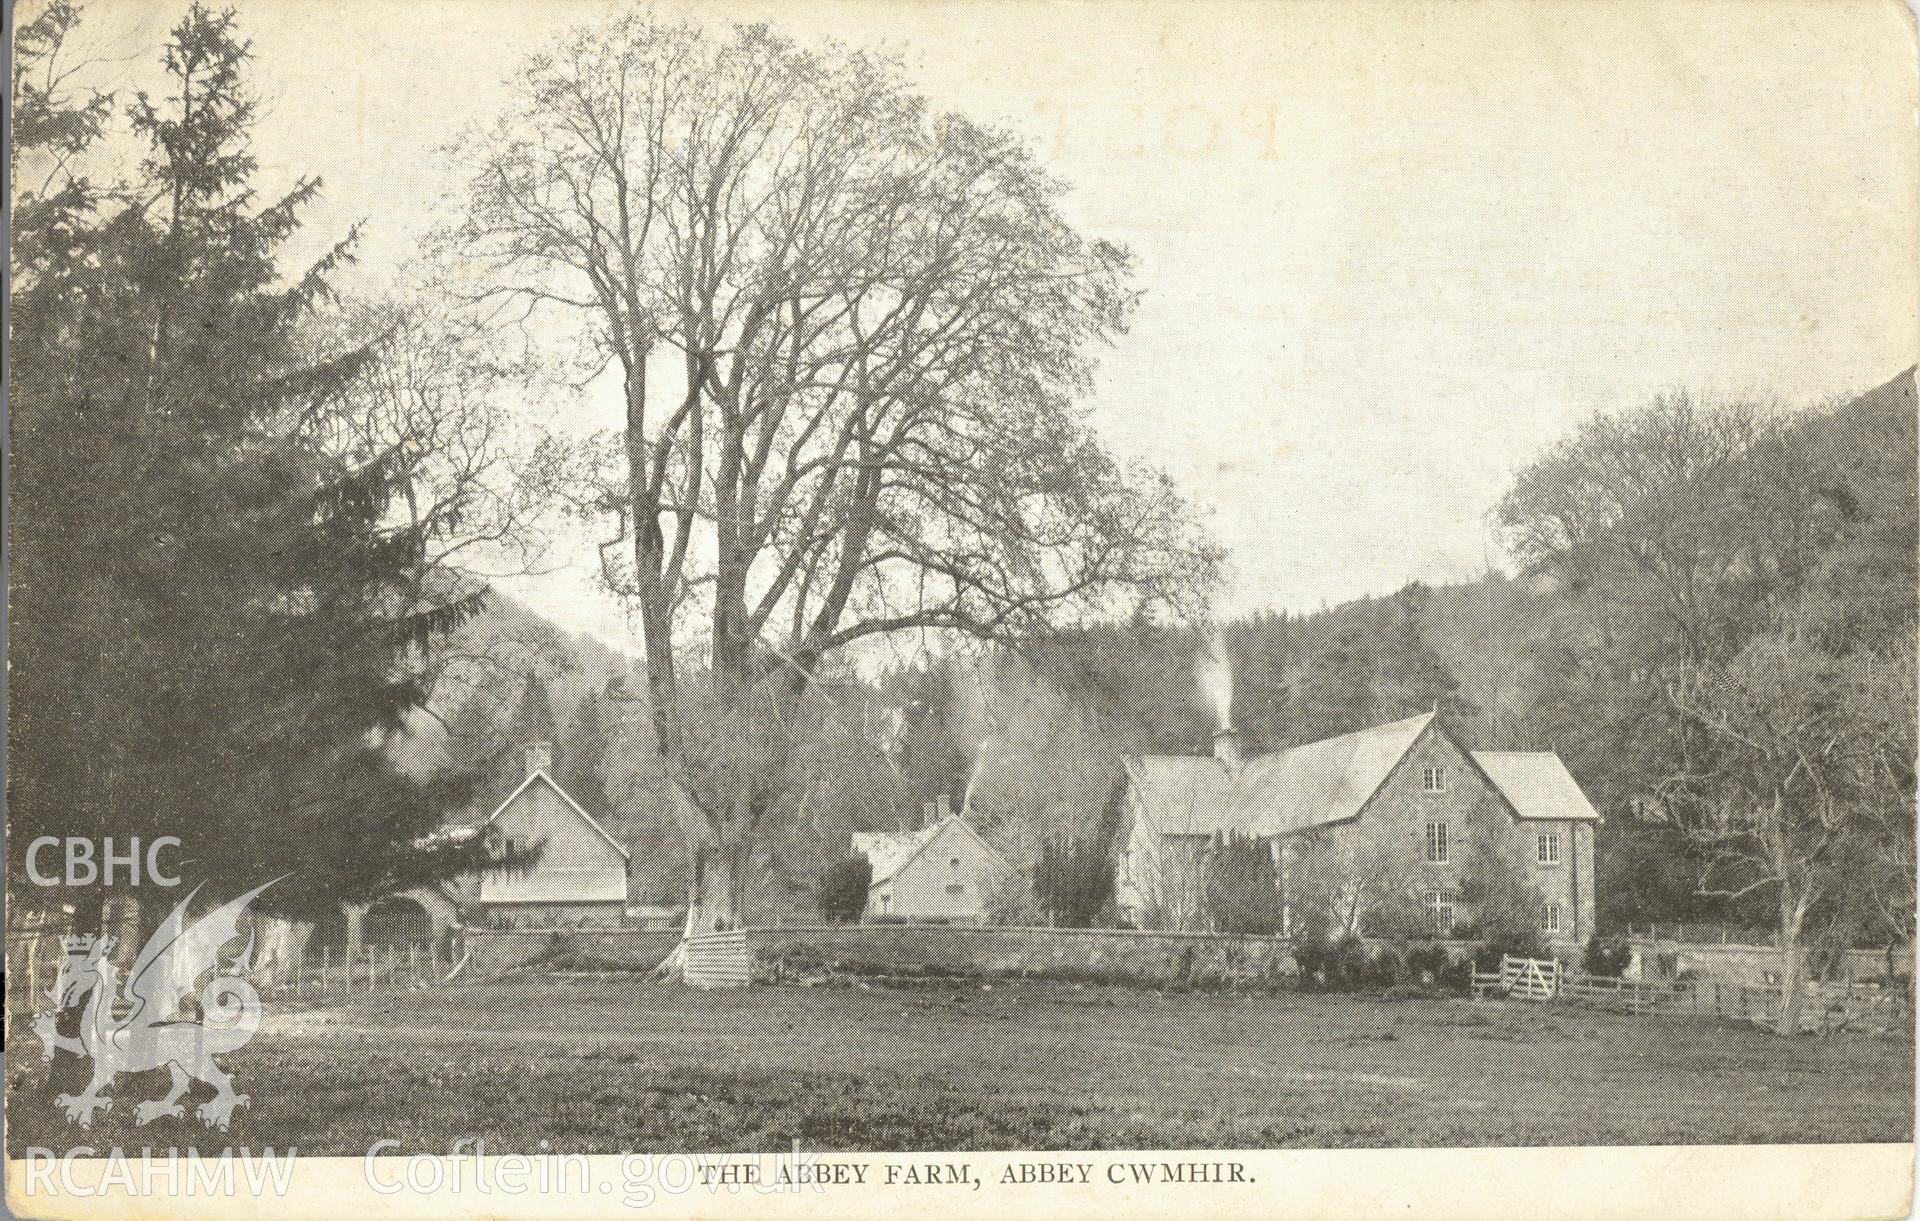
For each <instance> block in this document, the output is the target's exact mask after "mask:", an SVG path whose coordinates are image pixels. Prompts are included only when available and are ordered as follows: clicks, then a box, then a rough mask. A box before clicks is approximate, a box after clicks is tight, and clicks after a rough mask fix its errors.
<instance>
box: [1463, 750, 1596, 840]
mask: <svg viewBox="0 0 1920 1221" xmlns="http://www.w3.org/2000/svg"><path fill="white" fill-rule="evenodd" d="M1473 761H1474V762H1475V763H1478V764H1479V765H1480V770H1481V771H1483V772H1485V773H1486V774H1487V778H1488V779H1489V780H1491V781H1493V785H1494V787H1495V788H1497V789H1499V790H1500V794H1501V796H1503V797H1505V798H1506V799H1507V801H1508V803H1509V804H1511V805H1512V806H1513V809H1514V812H1515V813H1516V814H1518V815H1519V816H1520V817H1522V818H1571V819H1580V820H1585V821H1588V822H1598V821H1600V814H1599V812H1598V811H1596V810H1595V809H1594V808H1593V803H1592V802H1590V801H1588V800H1587V795H1586V794H1585V793H1583V792H1581V791H1580V786H1579V785H1578V784H1577V783H1575V782H1574V779H1573V776H1572V775H1571V774H1570V773H1568V771H1567V765H1566V764H1564V763H1562V762H1560V756H1559V755H1556V754H1554V753H1553V752H1552V751H1550V750H1541V751H1519V750H1476V751H1474V752H1473Z"/></svg>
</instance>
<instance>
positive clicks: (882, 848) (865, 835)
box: [853, 823, 940, 885]
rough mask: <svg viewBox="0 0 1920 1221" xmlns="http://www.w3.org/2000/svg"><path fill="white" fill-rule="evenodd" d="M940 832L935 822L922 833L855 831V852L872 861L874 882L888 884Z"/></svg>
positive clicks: (922, 829)
mask: <svg viewBox="0 0 1920 1221" xmlns="http://www.w3.org/2000/svg"><path fill="white" fill-rule="evenodd" d="M939 830H940V824H938V823H935V824H934V825H932V826H930V827H922V828H920V829H919V830H918V831H855V832H854V833H853V850H854V851H855V852H857V853H859V854H860V855H861V856H864V857H866V858H867V860H868V861H870V862H872V864H873V881H874V882H884V881H886V880H887V879H888V878H890V877H892V876H893V875H894V874H896V873H899V872H900V870H901V869H903V868H905V867H906V864H907V862H908V861H910V860H912V859H913V858H914V857H915V856H917V855H918V854H919V852H920V848H921V845H923V844H925V843H926V842H927V841H928V840H930V839H932V838H933V837H934V835H935V834H936V833H938V832H939ZM871 884H872V883H869V885H871Z"/></svg>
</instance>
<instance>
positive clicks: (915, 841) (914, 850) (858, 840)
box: [853, 814, 1004, 886]
mask: <svg viewBox="0 0 1920 1221" xmlns="http://www.w3.org/2000/svg"><path fill="white" fill-rule="evenodd" d="M950 825H956V826H958V827H959V829H960V830H962V831H965V832H966V833H967V834H968V835H970V836H972V837H973V838H974V839H975V840H978V841H979V843H980V845H981V846H982V847H984V848H985V849H986V850H987V851H988V852H989V853H991V854H992V855H993V856H994V858H996V859H999V860H1001V861H1002V863H1004V858H1002V857H1001V856H1000V853H999V852H997V851H995V849H994V847H993V845H992V844H989V843H987V841H986V840H984V839H981V838H980V833H979V832H977V831H975V830H974V829H973V828H972V827H970V826H968V825H967V822H966V820H965V819H963V818H961V817H960V816H959V815H958V814H949V815H947V816H946V817H945V818H943V819H941V820H940V821H939V822H937V823H933V824H931V825H929V826H925V827H921V828H920V829H919V830H917V831H855V832H854V833H853V850H854V851H855V852H857V853H859V854H861V855H862V856H865V857H866V858H867V860H869V861H870V862H872V863H873V880H872V881H871V882H869V883H868V885H869V886H878V885H879V884H880V883H882V882H884V881H887V880H888V879H889V878H893V877H896V876H898V875H899V873H900V871H901V870H902V869H905V868H906V867H907V866H908V865H910V864H912V863H913V858H914V857H916V856H919V855H920V851H921V849H923V848H925V847H926V846H927V845H928V844H930V843H932V842H933V841H934V840H935V839H937V838H938V837H939V835H940V833H941V832H942V831H944V830H946V829H947V827H948V826H950Z"/></svg>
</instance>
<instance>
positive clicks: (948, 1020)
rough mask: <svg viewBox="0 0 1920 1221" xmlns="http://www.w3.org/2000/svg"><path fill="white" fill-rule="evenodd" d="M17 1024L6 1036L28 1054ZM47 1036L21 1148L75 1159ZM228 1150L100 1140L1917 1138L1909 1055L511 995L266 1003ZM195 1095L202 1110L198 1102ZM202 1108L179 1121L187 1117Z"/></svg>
mask: <svg viewBox="0 0 1920 1221" xmlns="http://www.w3.org/2000/svg"><path fill="white" fill-rule="evenodd" d="M25 1033H26V1032H25V1031H24V1030H16V1031H15V1032H14V1034H15V1035H16V1036H18V1035H22V1034H25ZM37 1052H38V1044H37V1043H36V1042H35V1041H34V1040H33V1039H32V1038H31V1037H30V1036H29V1037H26V1038H24V1039H23V1038H19V1037H12V1038H9V1040H8V1049H7V1056H8V1070H9V1071H8V1098H7V1109H8V1115H7V1117H8V1120H9V1123H8V1129H9V1136H10V1140H9V1145H10V1151H11V1152H12V1153H13V1154H14V1155H15V1156H19V1153H20V1150H22V1149H23V1148H24V1147H26V1146H28V1145H45V1146H49V1147H55V1148H59V1147H66V1146H70V1145H72V1144H74V1143H75V1142H76V1141H78V1140H80V1139H81V1138H82V1134H81V1132H80V1130H79V1129H77V1128H71V1127H68V1126H67V1125H66V1124H65V1123H64V1121H63V1120H62V1119H61V1118H60V1116H59V1115H58V1114H57V1113H56V1112H55V1110H54V1108H53V1106H52V1104H51V1101H50V1098H49V1091H48V1089H47V1086H46V1082H45V1069H44V1067H43V1066H42V1065H41V1064H40V1061H39V1059H38V1054H37ZM226 1063H227V1067H228V1068H229V1069H230V1070H231V1071H232V1072H233V1073H234V1074H235V1076H236V1078H237V1084H238V1088H239V1089H241V1090H242V1091H244V1092H246V1093H248V1094H250V1095H251V1096H252V1100H253V1101H252V1105H251V1106H249V1107H246V1108H243V1109H242V1110H241V1111H239V1112H238V1113H237V1114H236V1118H235V1121H234V1125H233V1129H232V1130H231V1131H230V1132H228V1133H225V1134H220V1133H209V1132H208V1131H207V1130H206V1129H205V1128H203V1127H202V1126H201V1125H199V1124H198V1123H197V1122H194V1121H193V1120H192V1119H191V1118H189V1119H187V1120H161V1121H159V1122H157V1123H154V1124H151V1125H149V1126H147V1127H143V1128H136V1127H134V1126H133V1124H132V1109H133V1104H134V1103H135V1102H137V1101H140V1100H141V1099H144V1098H150V1097H155V1096H157V1095H158V1094H160V1093H163V1092H164V1087H165V1085H166V1078H165V1075H164V1074H158V1075H157V1076H154V1077H149V1078H146V1079H139V1080H131V1079H125V1078H123V1079H121V1080H120V1081H118V1082H116V1083H115V1085H114V1088H113V1089H112V1091H111V1093H112V1095H113V1096H114V1097H116V1098H118V1099H119V1100H120V1101H119V1102H118V1103H117V1104H116V1105H115V1106H114V1107H113V1109H112V1110H111V1111H109V1112H107V1113H106V1114H104V1115H102V1116H101V1117H100V1120H99V1122H98V1123H96V1125H95V1127H94V1129H93V1130H91V1131H89V1132H87V1133H85V1134H84V1139H85V1141H86V1143H88V1144H92V1145H95V1146H97V1147H99V1146H106V1145H110V1144H118V1145H121V1146H124V1147H129V1148H137V1147H139V1146H141V1145H156V1146H157V1145H177V1146H182V1147H184V1146H185V1145H187V1144H198V1145H199V1147H201V1148H202V1149H217V1148H221V1147H224V1146H225V1145H227V1144H229V1143H231V1144H234V1145H242V1144H244V1145H249V1146H252V1147H255V1148H258V1147H260V1146H265V1145H272V1146H275V1147H277V1148H285V1147H287V1146H289V1145H295V1146H298V1147H299V1149H300V1150H301V1151H302V1152H303V1153H310V1154H363V1153H365V1152H366V1150H367V1148H368V1147H369V1146H370V1145H372V1144H373V1143H374V1142H375V1141H377V1140H382V1139H392V1140H397V1141H399V1142H400V1143H401V1149H402V1150H405V1151H429V1152H445V1151H447V1149H448V1147H449V1146H450V1144H451V1143H452V1141H453V1140H454V1139H456V1138H458V1137H462V1136H468V1137H484V1138H485V1139H486V1142H487V1150H488V1152H489V1153H506V1152H515V1151H520V1152H533V1151H539V1150H541V1149H545V1150H549V1151H554V1152H575V1151H578V1152H601V1153H613V1152H625V1151H659V1150H683V1151H690V1152H691V1151H720V1150H740V1151H758V1150H775V1149H785V1148H789V1147H790V1145H791V1142H792V1141H794V1140H799V1141H800V1142H801V1143H802V1145H803V1146H805V1147H806V1148H809V1149H830V1150H920V1149H956V1150H960V1149H1099V1148H1209V1147H1210V1148H1268V1147H1303V1146H1304V1147H1332V1146H1451V1145H1561V1144H1679V1143H1750V1142H1802V1141H1905V1140H1910V1139H1911V1138H1912V1132H1913V1105H1912V1103H1913V1080H1914V1078H1913V1071H1914V1065H1913V1046H1912V1044H1911V1043H1910V1042H1904V1041H1889V1040H1885V1039H1872V1038H1866V1037H1855V1036H1846V1035H1842V1036H1836V1037H1833V1038H1829V1039H1817V1038H1811V1037H1809V1038H1802V1039H1795V1040H1782V1039H1777V1038H1775V1037H1773V1036H1771V1035H1768V1034H1766V1033H1764V1032H1762V1031H1760V1030H1757V1029H1751V1028H1746V1027H1742V1026H1738V1025H1735V1024H1732V1023H1725V1022H1715V1021H1712V1020H1708V1019H1694V1018H1661V1017H1653V1018H1649V1017H1641V1018H1634V1017H1628V1016H1624V1015H1613V1014H1607V1013H1600V1012H1591V1011H1586V1010H1581V1009H1573V1008H1561V1007H1547V1006H1534V1005H1526V1004H1523V1003H1519V1002H1500V1001H1485V1002H1477V1003H1476V1002H1470V1001H1466V1000H1452V999H1445V1000H1443V999H1413V1000H1405V1001H1388V1000H1382V999H1377V998H1367V997H1348V996H1323V995H1310V994H1292V993H1289V994H1282V995H1277V996H1230V995H1207V994H1194V993H1181V994H1164V995H1163V994H1160V993H1155V992H1151V991H1132V990H1126V989H1120V988H1101V987H1091V986H1089V987H1076V986H1073V985H1069V984H1057V983H1035V982H1029V983H1017V984H1015V983H996V984H994V985H992V986H991V988H988V987H983V986H982V985H981V984H979V983H953V984H949V985H947V986H944V987H941V988H939V989H935V990H912V991H899V990H892V989H886V988H878V987H876V988H871V989H861V988H797V987H762V988H752V989H742V990H737V991H719V992H705V993H703V992H694V991H689V990H687V989H684V988H682V987H680V986H678V985H675V984H661V983H650V982H644V981H640V980H630V979H605V978H597V979H578V980H569V979H533V978H530V979H519V980H515V981H510V982H509V981H501V982H491V983H476V984H470V985H465V986H458V987H452V988H446V989H440V990H422V991H415V992H404V993H391V994H380V993H375V994H370V995H367V996H361V997H354V998H352V999H351V1000H350V1001H340V1002H337V1003H333V1004H329V1005H327V1006H325V1007H312V1006H309V1007H305V1008H294V1007H292V1006H291V1005H286V1004H283V1005H277V1006H272V1007H271V1012H270V1015H269V1017H268V1019H267V1022H266V1025H265V1026H264V1027H263V1028H262V1031H261V1033H260V1034H259V1035H258V1036H257V1037H256V1038H255V1039H254V1041H253V1043H252V1044H251V1045H250V1046H248V1047H247V1048H245V1049H244V1050H242V1051H240V1052H237V1053H234V1054H233V1055H232V1056H230V1057H227V1059H226ZM206 1092H207V1091H206V1089H205V1087H201V1088H200V1090H199V1091H198V1092H197V1093H196V1094H195V1095H194V1098H196V1099H197V1098H199V1097H201V1096H204V1094H205V1093H206ZM189 1115H191V1112H189Z"/></svg>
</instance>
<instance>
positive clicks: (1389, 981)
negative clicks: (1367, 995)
mask: <svg viewBox="0 0 1920 1221" xmlns="http://www.w3.org/2000/svg"><path fill="white" fill-rule="evenodd" d="M1406 978H1407V961H1406V958H1405V957H1404V956H1403V955H1402V954H1401V953H1400V951H1399V950H1397V949H1395V948H1394V947H1392V946H1390V945H1383V946H1381V947H1380V951H1379V953H1377V954H1375V955H1374V956H1373V958H1372V960H1371V961H1369V962H1368V963H1367V983H1368V984H1369V985H1370V986H1372V987H1375V988H1391V987H1393V986H1394V985H1396V984H1400V983H1404V982H1405V981H1406Z"/></svg>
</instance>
